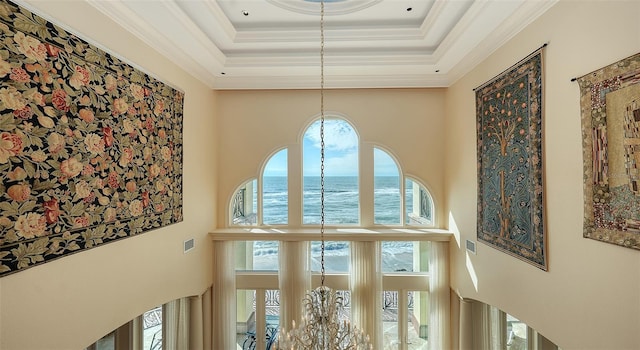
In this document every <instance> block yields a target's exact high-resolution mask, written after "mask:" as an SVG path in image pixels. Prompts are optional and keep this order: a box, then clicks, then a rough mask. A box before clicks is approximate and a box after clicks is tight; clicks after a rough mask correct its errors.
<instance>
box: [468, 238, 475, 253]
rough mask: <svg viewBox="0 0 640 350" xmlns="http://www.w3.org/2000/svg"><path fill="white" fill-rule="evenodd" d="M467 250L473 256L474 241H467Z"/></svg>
mask: <svg viewBox="0 0 640 350" xmlns="http://www.w3.org/2000/svg"><path fill="white" fill-rule="evenodd" d="M467 250H468V251H470V252H471V253H473V254H475V253H476V242H475V241H470V240H468V239H467Z"/></svg>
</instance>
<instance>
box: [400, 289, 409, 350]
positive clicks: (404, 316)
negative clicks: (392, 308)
mask: <svg viewBox="0 0 640 350" xmlns="http://www.w3.org/2000/svg"><path fill="white" fill-rule="evenodd" d="M408 293H409V292H408V290H406V289H400V290H399V291H398V337H399V338H400V350H407V349H408V348H409V330H408V328H407V327H408V324H409V317H408V310H409V302H408V298H407V294H408Z"/></svg>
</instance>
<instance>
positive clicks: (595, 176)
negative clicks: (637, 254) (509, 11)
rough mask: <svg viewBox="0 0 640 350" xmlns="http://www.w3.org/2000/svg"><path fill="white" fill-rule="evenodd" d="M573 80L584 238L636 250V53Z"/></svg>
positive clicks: (639, 173)
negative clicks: (577, 109) (577, 100)
mask: <svg viewBox="0 0 640 350" xmlns="http://www.w3.org/2000/svg"><path fill="white" fill-rule="evenodd" d="M576 80H578V84H579V85H580V109H581V114H582V140H583V142H582V152H583V159H584V201H585V202H584V230H583V234H584V237H586V238H591V239H595V240H598V241H602V242H607V243H613V244H617V245H621V246H623V247H628V248H633V249H640V84H639V83H640V54H636V55H634V56H631V57H629V58H626V59H624V60H621V61H619V62H616V63H614V64H612V65H610V66H607V67H604V68H602V69H600V70H597V71H595V72H592V73H589V74H587V75H585V76H583V77H580V78H577V79H576Z"/></svg>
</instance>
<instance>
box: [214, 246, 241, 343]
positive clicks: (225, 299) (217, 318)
mask: <svg viewBox="0 0 640 350" xmlns="http://www.w3.org/2000/svg"><path fill="white" fill-rule="evenodd" d="M213 270H214V274H213V279H214V280H213V288H212V305H211V310H212V325H211V326H212V329H213V341H212V348H213V349H220V350H223V349H224V350H228V349H235V348H236V344H235V340H236V270H235V246H234V242H231V241H214V242H213Z"/></svg>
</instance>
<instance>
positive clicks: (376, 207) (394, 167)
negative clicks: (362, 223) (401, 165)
mask: <svg viewBox="0 0 640 350" xmlns="http://www.w3.org/2000/svg"><path fill="white" fill-rule="evenodd" d="M401 198H402V197H401V196H400V172H399V170H398V164H397V163H396V161H395V160H394V159H393V158H392V157H391V156H390V155H389V153H387V152H385V151H383V150H382V149H380V148H377V147H376V148H374V149H373V211H374V216H373V218H374V223H375V224H381V225H400V224H401V219H402V215H401V214H400V213H401V212H402V209H401V203H402V201H401Z"/></svg>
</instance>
